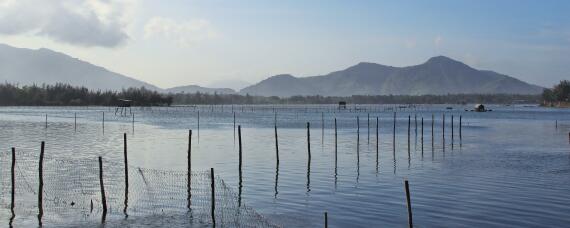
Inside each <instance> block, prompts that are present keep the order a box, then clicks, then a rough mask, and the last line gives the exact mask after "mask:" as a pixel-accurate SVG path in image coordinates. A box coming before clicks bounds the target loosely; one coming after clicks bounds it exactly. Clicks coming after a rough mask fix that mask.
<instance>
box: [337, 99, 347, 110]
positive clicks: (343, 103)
mask: <svg viewBox="0 0 570 228" xmlns="http://www.w3.org/2000/svg"><path fill="white" fill-rule="evenodd" d="M338 109H339V110H341V109H346V101H339V102H338Z"/></svg>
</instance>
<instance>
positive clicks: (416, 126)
mask: <svg viewBox="0 0 570 228" xmlns="http://www.w3.org/2000/svg"><path fill="white" fill-rule="evenodd" d="M414 132H415V137H416V139H417V137H418V115H417V114H414ZM416 142H417V141H416Z"/></svg>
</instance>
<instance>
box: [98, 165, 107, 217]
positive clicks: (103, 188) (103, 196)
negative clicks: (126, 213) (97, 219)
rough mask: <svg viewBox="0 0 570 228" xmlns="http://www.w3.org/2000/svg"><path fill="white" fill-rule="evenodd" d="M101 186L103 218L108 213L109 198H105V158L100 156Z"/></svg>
mask: <svg viewBox="0 0 570 228" xmlns="http://www.w3.org/2000/svg"><path fill="white" fill-rule="evenodd" d="M99 186H101V203H102V204H103V220H104V219H105V216H106V215H107V198H105V185H104V184H103V158H101V156H99Z"/></svg>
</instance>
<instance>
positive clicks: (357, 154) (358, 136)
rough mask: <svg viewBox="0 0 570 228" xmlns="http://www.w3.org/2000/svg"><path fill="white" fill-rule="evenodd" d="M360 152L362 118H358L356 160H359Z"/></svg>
mask: <svg viewBox="0 0 570 228" xmlns="http://www.w3.org/2000/svg"><path fill="white" fill-rule="evenodd" d="M359 152H360V117H359V116H356V158H357V159H358V157H359Z"/></svg>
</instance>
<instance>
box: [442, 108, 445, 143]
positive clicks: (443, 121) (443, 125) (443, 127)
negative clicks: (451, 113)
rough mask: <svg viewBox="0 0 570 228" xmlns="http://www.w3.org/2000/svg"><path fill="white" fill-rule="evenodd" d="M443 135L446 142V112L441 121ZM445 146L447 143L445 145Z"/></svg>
mask: <svg viewBox="0 0 570 228" xmlns="http://www.w3.org/2000/svg"><path fill="white" fill-rule="evenodd" d="M441 131H442V132H441V135H442V136H443V141H444V142H445V114H443V118H442V121H441ZM443 147H444V148H445V145H444V146H443Z"/></svg>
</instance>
